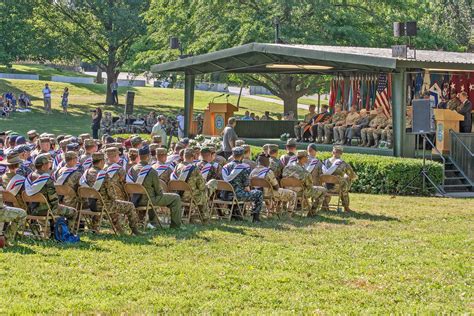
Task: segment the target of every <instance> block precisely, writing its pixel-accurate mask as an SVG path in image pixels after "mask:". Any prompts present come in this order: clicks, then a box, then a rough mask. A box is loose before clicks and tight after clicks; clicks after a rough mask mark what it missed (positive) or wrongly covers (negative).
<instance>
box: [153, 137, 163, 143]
mask: <svg viewBox="0 0 474 316" xmlns="http://www.w3.org/2000/svg"><path fill="white" fill-rule="evenodd" d="M152 139H153V142H155V143H161V141H162V140H163V139H162V138H161V135H154V136H153V138H152Z"/></svg>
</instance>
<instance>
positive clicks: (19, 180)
mask: <svg viewBox="0 0 474 316" xmlns="http://www.w3.org/2000/svg"><path fill="white" fill-rule="evenodd" d="M25 180H26V179H25V177H23V176H20V175H19V174H16V175H15V176H14V177H13V178H12V179H11V180H10V182H8V184H7V191H8V192H10V193H11V194H13V195H15V196H16V195H17V194H18V192H20V190H21V187H22V186H23V185H24V184H25Z"/></svg>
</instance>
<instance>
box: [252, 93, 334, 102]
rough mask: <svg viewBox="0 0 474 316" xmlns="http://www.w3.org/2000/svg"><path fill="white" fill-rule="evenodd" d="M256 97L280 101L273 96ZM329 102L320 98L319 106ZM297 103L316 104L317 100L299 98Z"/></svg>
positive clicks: (262, 95) (261, 95)
mask: <svg viewBox="0 0 474 316" xmlns="http://www.w3.org/2000/svg"><path fill="white" fill-rule="evenodd" d="M258 96H260V97H265V98H270V99H275V100H281V99H280V98H279V97H277V96H275V95H268V94H259V95H258ZM328 102H329V100H325V99H324V98H321V104H328ZM298 103H301V104H306V105H310V104H316V105H317V104H318V99H312V98H299V99H298Z"/></svg>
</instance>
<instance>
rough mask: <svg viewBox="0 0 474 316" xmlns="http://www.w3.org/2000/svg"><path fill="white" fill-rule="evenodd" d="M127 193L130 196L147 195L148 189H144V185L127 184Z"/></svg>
mask: <svg viewBox="0 0 474 316" xmlns="http://www.w3.org/2000/svg"><path fill="white" fill-rule="evenodd" d="M125 192H127V194H128V195H130V196H131V195H132V194H142V195H143V194H146V193H147V192H146V189H145V188H144V187H143V185H141V184H138V183H125Z"/></svg>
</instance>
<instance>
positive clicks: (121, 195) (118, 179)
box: [104, 165, 128, 201]
mask: <svg viewBox="0 0 474 316" xmlns="http://www.w3.org/2000/svg"><path fill="white" fill-rule="evenodd" d="M109 167H110V165H105V167H104V170H108V169H109ZM107 175H108V176H109V179H110V183H111V184H112V185H113V186H114V188H115V192H116V194H117V195H116V196H115V198H116V199H117V200H121V201H127V200H128V196H127V192H125V176H126V172H125V170H124V169H123V168H120V169H118V170H117V171H116V172H115V174H114V175H113V176H112V177H110V175H111V173H107Z"/></svg>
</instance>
